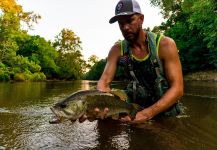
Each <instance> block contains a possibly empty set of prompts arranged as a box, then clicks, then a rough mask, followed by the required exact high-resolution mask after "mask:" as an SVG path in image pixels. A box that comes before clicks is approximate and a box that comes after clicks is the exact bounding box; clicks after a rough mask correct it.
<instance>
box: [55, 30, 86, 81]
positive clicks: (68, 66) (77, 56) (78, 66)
mask: <svg viewBox="0 0 217 150" xmlns="http://www.w3.org/2000/svg"><path fill="white" fill-rule="evenodd" d="M80 44H81V41H80V38H79V37H78V36H77V35H76V34H75V33H74V32H73V31H72V30H69V29H63V30H62V31H61V32H60V33H59V35H58V36H56V39H55V41H54V43H53V46H54V47H55V48H56V50H57V51H58V54H59V56H58V57H57V59H56V63H57V65H58V66H60V68H59V72H58V76H59V78H60V79H80V78H81V77H82V76H83V74H84V72H85V70H86V68H85V67H86V62H85V61H84V60H83V58H82V57H83V56H82V54H81V50H82V48H81V46H80Z"/></svg>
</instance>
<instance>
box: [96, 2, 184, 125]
mask: <svg viewBox="0 0 217 150" xmlns="http://www.w3.org/2000/svg"><path fill="white" fill-rule="evenodd" d="M143 20H144V16H143V14H142V13H141V9H140V6H139V4H138V2H137V1H135V0H120V1H119V2H118V4H117V5H116V9H115V16H114V17H112V18H111V19H110V21H109V22H110V23H114V22H116V21H117V22H118V24H119V27H120V30H121V32H122V35H123V37H124V39H125V40H123V41H121V42H118V43H116V44H115V45H114V46H113V47H112V48H111V50H110V52H109V54H108V58H107V64H106V66H105V69H104V72H103V74H102V76H101V78H100V80H99V81H98V84H97V89H98V90H100V91H104V92H111V90H110V83H111V82H112V80H113V78H114V76H115V73H116V69H117V66H118V64H119V62H120V61H121V60H125V61H122V62H124V64H125V66H126V68H127V70H128V72H129V73H130V75H131V76H132V79H133V82H131V83H130V84H129V85H128V88H127V90H126V92H127V94H128V96H129V97H130V100H129V101H130V102H134V103H138V104H140V105H141V106H143V107H144V109H143V110H142V111H140V112H138V113H137V114H136V117H135V119H134V120H131V118H130V117H129V116H127V117H125V118H121V120H122V121H126V122H131V123H141V122H144V121H147V120H150V119H152V118H154V117H155V116H159V115H163V116H165V115H166V116H174V115H177V114H179V113H180V110H179V106H178V99H179V98H180V97H181V96H182V95H183V77H182V69H181V63H180V60H179V56H178V50H177V47H176V44H175V42H174V41H173V40H172V39H171V38H169V37H165V36H162V35H159V36H158V38H156V37H157V36H155V35H154V34H153V33H149V32H146V31H144V30H143V29H142V24H143ZM153 41H154V42H153ZM155 41H156V42H155ZM159 78H160V81H159V83H156V81H157V79H159ZM162 81H163V83H162V84H161V82H162ZM157 82H158V81H157ZM156 87H157V88H156ZM163 88H164V89H163ZM140 89H142V90H140ZM165 89H166V90H165ZM138 91H140V92H138ZM158 91H160V94H159V92H158ZM162 91H163V92H162ZM144 93H146V94H145V95H143V96H140V95H139V94H144ZM96 111H102V112H104V114H105V116H106V113H107V112H108V111H109V109H108V108H106V109H105V110H104V111H103V110H99V109H96Z"/></svg>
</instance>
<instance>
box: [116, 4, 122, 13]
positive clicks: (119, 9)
mask: <svg viewBox="0 0 217 150" xmlns="http://www.w3.org/2000/svg"><path fill="white" fill-rule="evenodd" d="M122 8H123V2H119V3H118V4H117V6H116V13H119V12H120V11H121V9H122Z"/></svg>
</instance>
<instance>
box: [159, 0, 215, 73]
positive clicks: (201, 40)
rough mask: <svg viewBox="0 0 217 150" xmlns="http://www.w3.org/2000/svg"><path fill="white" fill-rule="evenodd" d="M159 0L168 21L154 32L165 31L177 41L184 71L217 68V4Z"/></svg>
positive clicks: (208, 0) (204, 1) (210, 1)
mask: <svg viewBox="0 0 217 150" xmlns="http://www.w3.org/2000/svg"><path fill="white" fill-rule="evenodd" d="M156 1H157V2H160V3H158V4H160V8H162V11H163V12H164V13H163V14H164V17H165V18H167V21H166V22H165V23H162V25H161V26H160V27H156V28H155V30H158V31H159V30H160V31H163V32H164V34H165V35H168V36H170V37H172V38H173V39H174V40H175V41H176V43H177V47H178V49H179V54H180V58H181V62H182V65H183V70H184V72H186V73H187V72H192V71H197V70H204V69H216V68H217V67H216V66H217V65H216V64H217V60H216V58H217V57H216V56H217V50H216V48H217V45H216V44H217V38H216V33H217V28H216V24H217V14H216V2H215V1H214V0H185V1H171V0H166V1H163V0H162V1H161V0H156ZM156 1H155V2H156ZM155 4H157V3H155ZM174 4H175V5H174ZM171 5H174V6H176V7H171ZM162 6H165V7H162ZM166 14H169V15H166Z"/></svg>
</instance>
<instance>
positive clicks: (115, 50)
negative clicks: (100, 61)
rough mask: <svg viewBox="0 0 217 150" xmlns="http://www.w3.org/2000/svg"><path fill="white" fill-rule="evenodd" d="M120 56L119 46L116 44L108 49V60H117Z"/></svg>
mask: <svg viewBox="0 0 217 150" xmlns="http://www.w3.org/2000/svg"><path fill="white" fill-rule="evenodd" d="M120 56H121V44H120V42H116V43H115V44H114V45H113V46H112V47H111V49H110V51H109V54H108V59H118V58H119V57H120Z"/></svg>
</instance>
